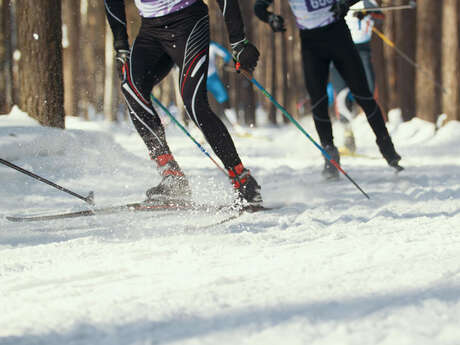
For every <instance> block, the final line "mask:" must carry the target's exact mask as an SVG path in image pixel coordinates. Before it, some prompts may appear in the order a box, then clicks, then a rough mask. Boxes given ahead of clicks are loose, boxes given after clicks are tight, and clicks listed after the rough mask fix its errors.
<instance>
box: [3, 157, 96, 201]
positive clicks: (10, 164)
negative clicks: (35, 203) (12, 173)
mask: <svg viewBox="0 0 460 345" xmlns="http://www.w3.org/2000/svg"><path fill="white" fill-rule="evenodd" d="M0 163H2V164H3V165H6V166H7V167H10V168H12V169H15V170H17V171H19V172H21V173H23V174H25V175H27V176H30V177H32V178H34V179H36V180H38V181H40V182H43V183H46V184H48V185H50V186H52V187H54V188H56V189H59V190H60V191H62V192H65V193H67V194H70V195H73V196H74V197H76V198H79V199H81V200H83V201H85V202H87V203H88V204H90V205H94V193H93V192H90V193H89V194H88V196H87V197H84V196H81V195H80V194H77V193H75V192H72V191H71V190H68V189H66V188H64V187H62V186H60V185H58V184H56V183H54V182H51V181H49V180H47V179H46V178H44V177H41V176H38V175H36V174H34V173H32V172H30V171H27V170H26V169H23V168H21V167H19V166H17V165H15V164H13V163H10V162H8V161H6V160H4V159H2V158H0Z"/></svg>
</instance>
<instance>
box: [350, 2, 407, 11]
mask: <svg viewBox="0 0 460 345" xmlns="http://www.w3.org/2000/svg"><path fill="white" fill-rule="evenodd" d="M415 7H416V5H415V3H414V4H412V5H411V4H409V5H401V6H384V7H370V8H364V9H362V8H350V11H353V12H369V11H380V12H382V11H397V10H411V9H415Z"/></svg>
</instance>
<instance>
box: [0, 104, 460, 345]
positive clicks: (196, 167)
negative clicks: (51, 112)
mask: <svg viewBox="0 0 460 345" xmlns="http://www.w3.org/2000/svg"><path fill="white" fill-rule="evenodd" d="M258 116H259V118H258V120H259V122H260V126H259V127H257V128H246V130H247V131H249V132H251V133H252V135H251V136H249V137H242V136H239V135H237V134H238V133H236V132H234V133H233V134H234V138H235V142H236V145H237V148H238V150H239V152H240V155H241V158H242V160H243V162H244V164H245V165H246V166H247V167H249V168H250V169H251V170H252V173H253V175H254V176H255V177H256V178H257V180H258V181H259V183H260V184H261V186H262V194H263V197H264V201H265V204H266V205H267V206H277V207H279V208H276V209H273V210H270V211H266V212H260V213H255V214H244V215H242V216H241V217H239V218H237V219H234V220H230V221H228V222H226V223H223V224H220V225H213V224H216V223H217V222H218V221H219V220H221V219H222V218H221V217H222V215H218V214H213V213H210V212H176V211H168V212H166V211H157V212H153V211H152V212H142V213H134V212H131V213H130V212H124V213H118V214H111V215H98V216H93V217H85V218H75V219H63V220H54V221H46V222H31V223H13V222H10V221H8V220H7V219H6V218H5V216H11V215H33V214H51V213H56V212H61V211H75V210H82V209H87V208H88V206H87V205H85V203H84V202H83V201H81V200H79V199H77V198H74V197H72V196H70V195H68V194H65V193H63V192H61V191H58V190H56V189H54V188H52V187H50V186H48V185H46V184H44V183H40V182H39V181H36V180H34V179H32V178H30V177H28V176H26V175H23V174H21V173H19V172H18V171H16V170H13V169H11V168H8V167H6V166H3V165H0V176H1V186H0V344H2V345H5V344H14V345H20V344H46V345H54V344H56V345H57V344H59V345H62V344H78V345H83V344H85V345H86V344H88V345H90V344H91V345H94V344H107V345H109V344H110V345H114V344H120V345H121V344H123V345H125V344H184V345H185V344H187V345H191V344H212V345H215V344H219V345H221V344H231V345H235V344H264V345H266V344H277V345H278V344H289V345H297V344H299V345H304V344H328V345H329V344H341V345H343V344H359V345H362V344H366V345H371V344H391V345H395V344H418V345H422V344H430V345H432V344H459V343H460V327H459V325H460V159H459V157H460V136H459V135H458V133H460V123H459V122H449V123H447V124H446V125H445V126H444V127H442V128H440V129H436V128H435V126H434V125H432V124H430V123H427V122H424V121H422V120H420V119H414V120H412V121H410V122H405V123H402V122H401V121H400V117H399V116H398V113H397V112H393V113H392V114H391V116H390V122H389V124H388V126H389V129H390V130H391V134H392V136H393V139H394V142H395V146H396V147H397V150H398V152H399V153H400V154H401V155H402V156H403V160H402V161H401V164H402V165H403V166H404V167H405V168H406V170H405V171H404V172H402V173H400V174H395V172H394V170H393V169H391V168H389V167H388V166H387V165H386V162H385V161H384V160H383V159H382V158H381V157H380V154H379V152H378V149H377V147H376V145H375V140H374V137H373V134H372V132H371V130H370V127H369V125H368V124H367V122H366V119H365V117H364V116H358V117H357V118H356V119H355V120H354V121H353V123H352V125H353V129H354V132H355V137H356V143H357V147H358V151H359V153H360V154H362V155H365V156H366V157H359V158H357V157H347V156H343V157H342V159H341V163H342V166H343V168H344V169H345V170H346V171H347V172H348V174H349V175H350V176H351V177H352V178H354V179H355V180H356V182H357V183H358V184H359V185H360V186H361V187H362V188H363V189H364V190H365V191H366V192H367V193H368V194H369V195H370V197H371V199H370V200H367V199H366V198H365V197H364V196H363V195H362V194H361V193H360V192H359V191H358V190H357V189H356V188H355V187H354V186H353V185H352V184H351V183H350V182H349V181H348V180H347V179H346V178H344V177H342V178H341V179H340V180H339V181H337V182H331V183H326V182H324V181H323V180H322V178H321V174H320V173H321V169H322V166H323V159H322V157H321V154H320V152H319V151H318V150H317V148H315V147H314V146H313V145H312V144H311V142H310V141H309V140H308V139H307V138H306V137H305V136H304V135H303V134H302V133H300V132H299V131H298V129H297V128H295V127H294V126H292V125H284V126H280V127H273V126H270V125H268V124H267V123H266V121H265V120H264V114H263V113H260V114H259V115H258ZM66 121H67V122H66V125H67V129H66V130H65V131H62V130H59V129H51V128H45V127H40V126H39V125H37V123H36V122H35V121H34V120H32V119H31V118H29V117H28V116H27V115H26V114H24V113H22V112H21V111H19V110H18V109H14V110H13V112H12V113H11V114H10V115H8V116H0V158H3V159H5V160H8V161H10V162H12V163H14V164H16V165H18V166H20V167H22V168H24V169H27V170H29V171H32V172H33V173H35V174H38V175H41V176H43V177H45V178H47V179H49V180H51V181H53V182H55V183H58V184H60V185H62V186H63V187H65V188H68V189H70V190H72V191H74V192H76V193H79V194H81V195H84V196H86V195H87V194H88V193H89V191H94V193H95V201H96V204H97V206H108V205H119V204H123V203H126V202H136V201H141V200H143V198H144V192H145V190H146V189H148V188H149V187H151V186H153V185H155V184H156V183H158V182H159V181H160V177H159V176H158V173H157V172H156V169H155V167H154V164H153V162H152V161H150V160H149V159H148V156H147V152H146V149H145V146H144V145H143V143H142V141H141V139H140V138H139V136H138V135H137V133H136V132H135V131H134V130H133V128H132V126H131V124H130V123H128V122H126V123H121V124H110V123H107V122H104V121H103V120H99V121H91V122H87V121H83V120H81V119H78V118H72V117H68V118H67V120H66ZM301 123H302V125H303V126H305V128H306V130H307V131H308V132H309V133H310V134H311V135H312V137H314V138H317V136H316V132H315V130H314V125H313V122H312V120H311V118H309V117H306V118H304V119H302V121H301ZM334 130H335V137H336V144H337V145H338V146H340V145H341V144H342V142H343V134H342V133H343V131H342V128H341V127H340V124H339V123H335V124H334ZM192 133H193V134H194V135H197V137H198V138H199V140H202V139H201V137H200V136H199V133H198V132H197V131H195V130H192ZM167 138H168V142H169V143H170V146H171V148H172V150H173V152H174V154H175V156H176V158H177V160H178V161H179V163H180V164H181V165H182V167H183V170H184V171H185V172H186V174H187V176H188V178H189V180H190V183H191V186H192V190H193V195H194V200H196V201H199V202H206V203H209V204H214V205H219V204H226V203H230V202H231V200H232V197H233V194H232V188H231V186H230V183H229V181H228V179H227V177H226V176H224V175H223V174H222V172H221V171H220V170H219V169H217V168H216V167H215V166H214V165H213V163H212V162H211V161H210V160H209V159H208V158H207V157H206V156H204V155H203V154H202V153H201V152H200V150H199V149H198V148H197V147H196V146H195V145H194V144H193V143H192V142H191V141H190V140H189V139H188V138H187V137H186V136H185V135H184V134H183V133H182V132H181V131H180V130H179V129H178V128H176V127H175V126H174V124H169V125H168V126H167ZM205 147H206V148H207V149H208V150H210V149H209V148H208V146H206V145H205Z"/></svg>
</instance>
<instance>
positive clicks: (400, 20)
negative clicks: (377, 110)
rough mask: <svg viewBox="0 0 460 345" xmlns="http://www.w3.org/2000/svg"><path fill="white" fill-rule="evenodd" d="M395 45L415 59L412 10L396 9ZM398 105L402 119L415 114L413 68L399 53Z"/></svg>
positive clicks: (397, 65)
mask: <svg viewBox="0 0 460 345" xmlns="http://www.w3.org/2000/svg"><path fill="white" fill-rule="evenodd" d="M406 3H407V1H405V0H398V1H397V2H396V3H395V5H404V4H406ZM395 24H396V42H395V44H396V46H397V47H398V48H399V49H400V50H401V51H402V52H404V54H406V55H407V56H408V57H409V58H411V59H412V60H415V42H416V13H415V11H414V10H402V11H397V15H396V18H395ZM396 75H397V95H396V100H397V104H398V107H399V108H400V109H401V112H402V116H403V119H404V120H406V121H407V120H410V119H411V118H413V117H414V116H415V68H414V67H413V66H411V65H410V64H409V63H408V62H407V61H406V60H404V59H403V58H402V57H401V56H400V55H396Z"/></svg>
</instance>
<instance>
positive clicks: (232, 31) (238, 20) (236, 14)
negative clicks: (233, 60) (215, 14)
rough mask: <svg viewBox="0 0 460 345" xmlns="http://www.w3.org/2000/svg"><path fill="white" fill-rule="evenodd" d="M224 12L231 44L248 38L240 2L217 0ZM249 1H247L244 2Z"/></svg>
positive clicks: (235, 0)
mask: <svg viewBox="0 0 460 345" xmlns="http://www.w3.org/2000/svg"><path fill="white" fill-rule="evenodd" d="M216 1H217V3H218V4H219V7H220V9H221V11H222V14H223V16H224V19H225V24H226V25H227V31H228V34H229V36H230V37H229V39H230V43H237V42H239V41H242V40H244V39H245V38H246V35H245V33H244V22H243V18H242V17H241V10H240V5H239V3H238V0H216ZM243 1H247V0H243Z"/></svg>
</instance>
